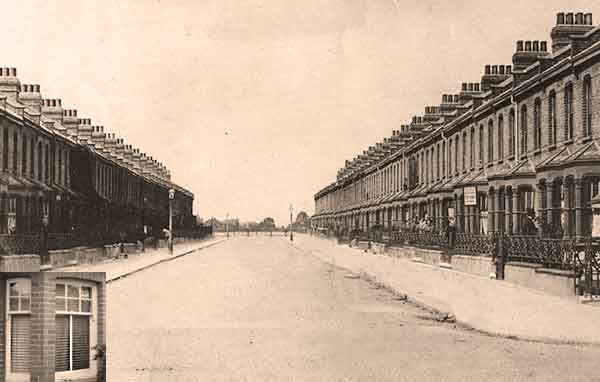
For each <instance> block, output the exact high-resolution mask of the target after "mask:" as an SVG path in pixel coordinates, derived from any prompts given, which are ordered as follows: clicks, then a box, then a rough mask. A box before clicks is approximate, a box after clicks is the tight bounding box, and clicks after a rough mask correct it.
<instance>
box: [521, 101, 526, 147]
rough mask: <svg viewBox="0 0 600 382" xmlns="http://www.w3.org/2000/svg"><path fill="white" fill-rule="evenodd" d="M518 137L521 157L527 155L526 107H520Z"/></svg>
mask: <svg viewBox="0 0 600 382" xmlns="http://www.w3.org/2000/svg"><path fill="white" fill-rule="evenodd" d="M520 127H521V128H520V130H519V131H520V132H521V133H520V137H519V139H520V140H521V151H520V154H521V155H526V154H527V106H525V105H523V106H522V107H521V126H520Z"/></svg>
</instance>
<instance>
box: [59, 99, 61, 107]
mask: <svg viewBox="0 0 600 382" xmlns="http://www.w3.org/2000/svg"><path fill="white" fill-rule="evenodd" d="M58 106H60V107H62V100H60V99H59V100H58Z"/></svg>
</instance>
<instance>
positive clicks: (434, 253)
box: [415, 248, 443, 265]
mask: <svg viewBox="0 0 600 382" xmlns="http://www.w3.org/2000/svg"><path fill="white" fill-rule="evenodd" d="M442 254H443V251H441V250H437V249H422V248H416V249H415V257H417V258H419V259H421V260H423V262H425V263H426V264H431V265H438V264H439V263H440V260H441V258H442Z"/></svg>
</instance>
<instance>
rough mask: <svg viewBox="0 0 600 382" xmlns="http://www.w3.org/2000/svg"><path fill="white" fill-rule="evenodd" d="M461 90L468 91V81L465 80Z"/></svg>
mask: <svg viewBox="0 0 600 382" xmlns="http://www.w3.org/2000/svg"><path fill="white" fill-rule="evenodd" d="M461 90H462V91H463V92H466V91H467V83H466V82H463V83H462V85H461Z"/></svg>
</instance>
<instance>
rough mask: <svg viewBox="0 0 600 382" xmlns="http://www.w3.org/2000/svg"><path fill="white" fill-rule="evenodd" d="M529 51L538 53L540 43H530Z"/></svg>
mask: <svg viewBox="0 0 600 382" xmlns="http://www.w3.org/2000/svg"><path fill="white" fill-rule="evenodd" d="M531 50H532V51H534V52H539V51H540V42H539V41H533V42H532V47H531Z"/></svg>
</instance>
